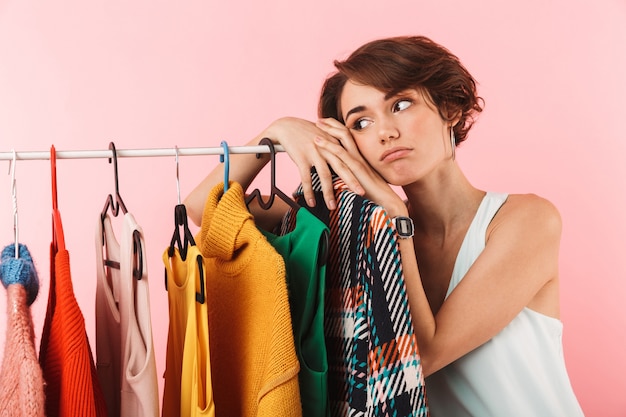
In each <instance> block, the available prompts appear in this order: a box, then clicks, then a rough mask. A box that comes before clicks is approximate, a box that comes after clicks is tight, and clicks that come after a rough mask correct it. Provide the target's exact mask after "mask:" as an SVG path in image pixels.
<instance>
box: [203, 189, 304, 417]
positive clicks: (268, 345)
mask: <svg viewBox="0 0 626 417" xmlns="http://www.w3.org/2000/svg"><path fill="white" fill-rule="evenodd" d="M196 242H197V244H198V246H199V247H200V250H201V251H202V255H203V256H204V258H205V265H206V268H207V272H206V273H207V276H206V288H207V303H208V305H207V307H208V311H209V313H208V315H209V338H210V340H209V344H210V352H211V379H212V385H213V395H214V401H215V415H216V416H218V417H219V416H228V417H236V416H246V417H248V416H259V417H280V416H289V417H293V416H301V415H302V406H301V403H300V392H299V387H298V372H299V370H300V366H299V363H298V359H297V356H296V351H295V347H294V340H293V333H292V327H291V315H290V310H289V300H288V295H287V284H286V280H285V264H284V261H283V259H282V257H281V256H280V255H279V254H278V253H277V252H276V250H275V249H274V248H273V247H272V245H271V244H270V243H269V242H268V241H267V240H266V239H265V237H264V236H263V235H262V234H261V232H260V231H259V230H258V229H257V227H256V224H255V223H254V218H253V217H252V215H251V214H250V213H249V212H248V209H247V207H246V205H245V200H244V193H243V189H242V188H241V185H239V184H238V183H235V182H231V183H230V184H229V188H228V191H227V192H226V193H224V192H223V184H218V185H216V186H215V187H214V188H213V189H212V191H211V192H210V194H209V196H208V198H207V201H206V204H205V207H204V213H203V217H202V227H201V230H200V232H199V234H198V236H197V240H196Z"/></svg>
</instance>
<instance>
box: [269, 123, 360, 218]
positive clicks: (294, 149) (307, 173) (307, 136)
mask: <svg viewBox="0 0 626 417" xmlns="http://www.w3.org/2000/svg"><path fill="white" fill-rule="evenodd" d="M337 123H339V122H337ZM262 136H264V137H268V138H270V139H271V140H272V142H274V143H277V144H280V145H282V146H283V148H284V149H285V151H286V152H287V154H289V157H290V158H291V160H292V161H293V162H294V163H295V164H296V166H297V167H298V169H299V171H300V178H301V180H302V190H303V192H304V198H305V199H306V202H307V204H308V205H309V206H314V205H315V195H314V193H313V187H312V183H311V168H315V170H316V171H317V174H318V176H319V178H320V182H321V185H322V193H323V195H324V201H325V202H326V205H327V207H328V208H329V209H331V210H333V209H335V208H336V206H337V204H336V201H335V193H334V191H333V183H332V174H331V171H330V168H329V165H330V167H332V169H333V171H335V173H336V174H337V175H339V176H340V177H341V178H342V179H343V180H344V181H345V183H346V185H347V186H348V188H350V189H351V190H352V191H354V192H355V193H357V194H361V195H362V194H363V193H364V190H363V187H362V186H361V184H360V182H359V180H358V179H357V177H356V176H355V175H354V173H353V172H352V171H351V169H350V168H349V166H348V165H347V164H345V163H343V162H342V160H341V159H340V158H337V156H336V155H335V154H334V153H333V149H335V148H332V149H331V150H330V151H329V150H327V148H326V146H321V147H320V146H318V142H317V141H316V139H320V140H322V142H324V143H326V142H328V143H332V144H334V145H335V146H336V147H339V148H341V145H340V143H339V140H337V138H335V137H333V136H332V134H331V133H328V132H326V131H324V130H323V129H321V128H320V127H319V126H316V125H315V123H313V122H310V121H308V120H304V119H298V118H295V117H285V118H281V119H278V120H276V121H274V122H273V123H272V124H271V125H270V126H269V127H268V128H267V129H265V131H264V132H263V133H262ZM357 152H358V151H357Z"/></svg>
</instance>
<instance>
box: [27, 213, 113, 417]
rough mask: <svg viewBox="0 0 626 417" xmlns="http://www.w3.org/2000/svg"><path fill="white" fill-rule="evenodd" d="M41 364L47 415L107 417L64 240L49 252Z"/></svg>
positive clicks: (40, 355) (60, 231) (58, 225)
mask: <svg viewBox="0 0 626 417" xmlns="http://www.w3.org/2000/svg"><path fill="white" fill-rule="evenodd" d="M57 221H58V223H57V228H60V219H59V218H57ZM57 233H61V234H62V230H58V229H57ZM39 363H40V364H41V368H42V370H43V376H44V379H45V381H46V416H48V417H57V416H58V417H77V416H81V417H106V405H105V402H104V397H103V395H102V391H101V389H100V385H99V383H98V379H97V375H96V368H95V365H94V362H93V356H92V354H91V349H90V346H89V341H88V340H87V334H86V332H85V320H84V318H83V315H82V313H81V311H80V308H79V306H78V303H77V302H76V298H75V296H74V289H73V286H72V278H71V275H70V256H69V253H68V251H67V250H66V249H65V246H64V244H63V243H62V240H61V244H60V245H59V247H58V248H57V247H56V245H55V244H52V245H51V250H50V292H49V296H48V309H47V311H46V319H45V322H44V329H43V334H42V337H41V347H40V350H39Z"/></svg>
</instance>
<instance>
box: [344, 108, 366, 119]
mask: <svg viewBox="0 0 626 417" xmlns="http://www.w3.org/2000/svg"><path fill="white" fill-rule="evenodd" d="M363 110H365V106H356V107H355V108H353V109H350V110H348V113H346V116H345V117H344V118H343V120H347V119H348V117H349V116H350V115H351V114H352V113H358V112H360V111H363Z"/></svg>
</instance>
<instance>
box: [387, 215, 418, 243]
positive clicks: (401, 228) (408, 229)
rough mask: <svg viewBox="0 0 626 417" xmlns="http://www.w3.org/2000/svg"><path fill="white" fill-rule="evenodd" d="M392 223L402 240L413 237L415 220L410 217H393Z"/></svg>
mask: <svg viewBox="0 0 626 417" xmlns="http://www.w3.org/2000/svg"><path fill="white" fill-rule="evenodd" d="M391 221H392V222H393V225H394V227H395V229H396V233H397V234H398V237H399V238H400V239H408V238H410V237H413V232H414V230H415V228H414V227H413V220H412V219H411V218H410V217H403V216H398V217H393V218H392V219H391Z"/></svg>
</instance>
